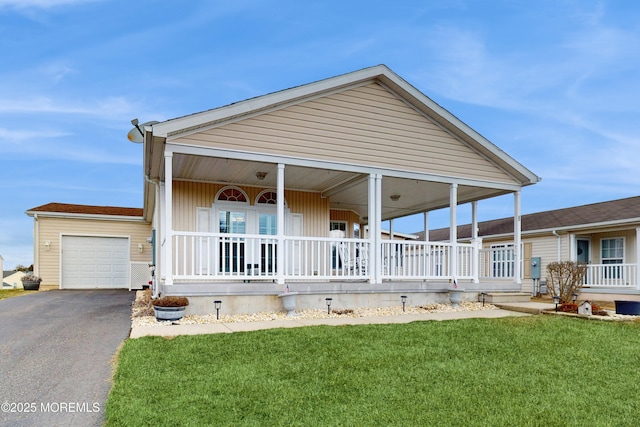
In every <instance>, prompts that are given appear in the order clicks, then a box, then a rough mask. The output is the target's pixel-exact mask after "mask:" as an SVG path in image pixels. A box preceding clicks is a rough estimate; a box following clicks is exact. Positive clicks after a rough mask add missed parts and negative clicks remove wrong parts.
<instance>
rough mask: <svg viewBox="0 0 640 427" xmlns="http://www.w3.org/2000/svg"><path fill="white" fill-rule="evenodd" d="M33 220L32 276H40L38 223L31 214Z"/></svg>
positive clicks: (36, 215) (35, 215)
mask: <svg viewBox="0 0 640 427" xmlns="http://www.w3.org/2000/svg"><path fill="white" fill-rule="evenodd" d="M33 219H34V220H35V225H34V230H33V234H34V236H33V274H34V275H35V276H40V226H39V225H40V221H39V220H38V214H37V213H35V212H34V213H33ZM61 270H62V269H61Z"/></svg>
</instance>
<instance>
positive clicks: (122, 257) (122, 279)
mask: <svg viewBox="0 0 640 427" xmlns="http://www.w3.org/2000/svg"><path fill="white" fill-rule="evenodd" d="M62 288H64V289H91V288H105V289H113V288H127V289H128V288H129V239H127V238H122V237H88V236H62Z"/></svg>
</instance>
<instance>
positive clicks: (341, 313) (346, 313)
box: [131, 302, 498, 326]
mask: <svg viewBox="0 0 640 427" xmlns="http://www.w3.org/2000/svg"><path fill="white" fill-rule="evenodd" d="M497 309H498V307H496V306H494V305H491V304H486V305H485V306H484V307H483V306H482V303H480V302H461V303H460V304H459V305H458V306H457V307H453V306H452V305H451V304H425V305H422V306H407V307H406V308H405V311H403V310H402V306H391V307H370V308H355V309H352V310H351V309H345V310H333V311H332V312H331V314H328V313H327V311H326V310H316V309H306V310H300V311H296V315H295V316H287V313H286V312H285V311H281V312H260V313H252V314H236V315H227V314H221V315H220V320H217V319H216V315H215V314H205V315H188V316H184V317H183V318H182V319H180V320H178V321H177V322H174V323H177V324H179V325H199V324H208V323H238V322H265V321H273V320H296V319H330V318H340V317H350V318H358V317H377V316H398V315H403V314H421V313H445V312H460V311H479V310H497ZM131 322H132V326H168V325H171V324H172V322H169V321H167V322H158V321H157V320H156V318H155V317H154V316H141V317H132V318H131Z"/></svg>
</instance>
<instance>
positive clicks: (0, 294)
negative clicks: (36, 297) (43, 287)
mask: <svg viewBox="0 0 640 427" xmlns="http://www.w3.org/2000/svg"><path fill="white" fill-rule="evenodd" d="M34 292H38V291H25V290H24V289H2V290H0V299H5V298H11V297H19V296H20V295H27V294H32V293H34Z"/></svg>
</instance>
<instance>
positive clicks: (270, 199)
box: [256, 190, 278, 205]
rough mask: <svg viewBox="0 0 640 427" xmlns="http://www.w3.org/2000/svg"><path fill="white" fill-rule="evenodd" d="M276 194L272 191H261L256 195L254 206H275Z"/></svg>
mask: <svg viewBox="0 0 640 427" xmlns="http://www.w3.org/2000/svg"><path fill="white" fill-rule="evenodd" d="M277 200H278V194H277V193H276V192H275V191H273V190H267V191H263V192H262V193H260V195H258V198H257V200H256V204H259V205H260V204H261V205H275V204H277Z"/></svg>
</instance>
